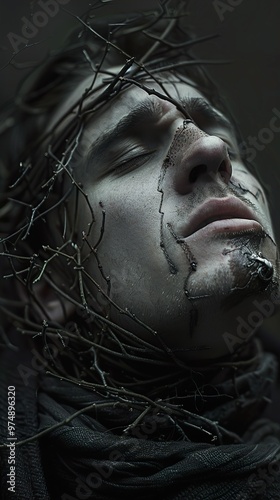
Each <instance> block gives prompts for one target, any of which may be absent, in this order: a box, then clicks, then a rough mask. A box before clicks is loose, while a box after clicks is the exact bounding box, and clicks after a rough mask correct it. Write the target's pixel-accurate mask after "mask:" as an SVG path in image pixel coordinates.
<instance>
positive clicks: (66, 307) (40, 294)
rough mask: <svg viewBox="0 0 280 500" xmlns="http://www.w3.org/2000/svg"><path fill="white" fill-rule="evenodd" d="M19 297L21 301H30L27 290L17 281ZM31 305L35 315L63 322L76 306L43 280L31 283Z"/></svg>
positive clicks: (43, 318)
mask: <svg viewBox="0 0 280 500" xmlns="http://www.w3.org/2000/svg"><path fill="white" fill-rule="evenodd" d="M17 289H18V294H19V297H20V299H21V300H22V301H24V302H26V303H30V297H29V292H28V290H27V289H26V287H25V286H23V285H22V284H20V283H19V282H17ZM32 290H33V295H34V297H35V300H32V307H33V308H34V310H35V311H36V313H37V315H39V317H40V318H41V319H42V321H43V320H45V319H46V320H49V321H53V322H55V323H59V324H65V323H66V322H67V321H68V320H69V318H70V317H71V316H72V315H73V313H74V312H75V309H76V306H75V305H74V304H72V302H70V301H69V300H67V299H65V298H64V297H61V296H59V295H58V293H57V292H56V291H55V290H53V288H51V286H49V285H48V284H47V283H46V282H45V281H43V280H42V281H39V282H37V283H35V284H34V285H33V288H32Z"/></svg>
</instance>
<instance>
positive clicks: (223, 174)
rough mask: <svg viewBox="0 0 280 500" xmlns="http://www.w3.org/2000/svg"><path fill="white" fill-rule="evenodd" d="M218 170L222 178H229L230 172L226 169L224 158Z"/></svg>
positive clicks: (226, 179)
mask: <svg viewBox="0 0 280 500" xmlns="http://www.w3.org/2000/svg"><path fill="white" fill-rule="evenodd" d="M218 172H219V174H220V176H221V178H222V179H223V180H225V181H228V180H229V177H230V173H229V171H228V166H227V163H226V161H225V160H223V161H222V163H221V165H220V166H219V170H218Z"/></svg>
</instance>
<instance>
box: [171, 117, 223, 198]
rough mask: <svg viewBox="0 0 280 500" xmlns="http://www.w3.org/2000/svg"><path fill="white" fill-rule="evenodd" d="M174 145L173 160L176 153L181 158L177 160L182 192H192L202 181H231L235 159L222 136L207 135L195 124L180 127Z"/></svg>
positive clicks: (179, 189)
mask: <svg viewBox="0 0 280 500" xmlns="http://www.w3.org/2000/svg"><path fill="white" fill-rule="evenodd" d="M177 134H178V135H177ZM176 135H177V138H176ZM172 146H173V148H174V149H173V154H171V155H170V156H171V157H173V159H175V158H174V156H176V157H177V158H176V161H174V163H175V165H176V173H175V187H176V190H177V191H178V192H179V193H180V194H185V193H188V192H191V191H192V190H193V189H194V188H195V187H197V185H198V184H201V183H203V184H205V183H207V182H223V183H224V184H228V183H229V181H230V178H231V175H232V166H231V161H230V159H229V155H228V150H227V145H226V143H225V142H224V141H223V140H222V139H220V138H219V137H216V136H212V135H207V134H206V133H205V132H203V131H201V130H200V129H199V128H198V127H196V126H195V125H191V126H190V127H188V128H187V129H186V130H184V129H183V130H182V129H181V130H180V129H178V131H177V132H176V134H175V137H174V141H173V144H172ZM172 146H171V149H170V151H171V150H172Z"/></svg>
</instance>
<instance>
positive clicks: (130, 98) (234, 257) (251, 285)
mask: <svg viewBox="0 0 280 500" xmlns="http://www.w3.org/2000/svg"><path fill="white" fill-rule="evenodd" d="M87 84H88V82H87V81H85V82H84V84H83V88H86V87H87ZM146 84H147V85H149V87H150V88H153V89H158V87H157V85H156V84H155V83H152V82H149V81H147V82H146ZM81 88H82V87H81ZM81 88H79V89H77V90H76V93H75V94H73V100H75V98H76V97H77V96H78V93H79V92H81ZM165 88H166V90H167V91H168V93H169V94H170V95H171V96H172V98H173V99H177V100H178V102H180V103H183V105H185V109H186V110H187V111H188V112H189V114H190V116H191V118H192V119H193V121H191V120H186V116H184V115H183V113H182V111H181V110H178V109H177V108H176V106H175V105H174V104H173V103H170V102H168V101H166V100H164V99H161V98H159V97H157V96H155V95H148V94H147V92H146V91H144V90H142V89H141V88H138V87H136V86H133V85H132V86H131V87H129V88H128V89H127V90H125V91H122V92H120V94H119V95H117V96H116V97H115V98H114V99H113V100H112V101H110V102H109V103H108V104H106V105H105V107H104V108H103V109H102V111H100V112H99V114H98V113H97V114H96V116H94V117H93V119H92V121H91V123H90V125H89V128H88V130H87V140H86V141H85V143H86V145H85V156H84V158H85V159H86V160H87V161H86V162H85V163H86V164H87V166H86V168H84V169H82V173H81V174H80V175H79V177H80V179H79V180H80V182H81V183H82V185H83V190H84V191H85V193H86V194H87V197H88V202H89V203H90V205H91V207H92V210H93V213H94V215H95V219H96V221H95V223H94V224H93V225H92V228H91V231H90V233H89V236H88V241H89V243H90V244H91V245H92V246H94V245H95V243H96V241H97V240H98V239H99V235H100V230H101V228H102V225H104V226H103V229H104V234H103V236H102V240H101V242H100V244H99V246H98V258H99V262H100V264H101V266H102V273H101V272H100V267H98V265H97V260H96V259H95V258H94V256H93V255H92V254H91V255H90V257H89V258H86V259H85V262H84V266H85V269H86V271H87V273H89V275H90V276H91V277H92V278H93V279H94V280H95V281H96V282H97V283H98V284H99V286H100V288H101V289H102V290H103V291H104V292H106V291H107V282H106V280H105V279H104V276H106V277H108V278H109V279H110V282H111V292H110V297H111V299H112V300H113V301H114V302H115V303H117V304H118V306H119V307H120V308H122V309H123V310H125V309H128V310H129V312H130V313H131V314H134V315H135V316H136V317H137V318H139V320H140V321H141V322H143V323H144V324H145V325H147V326H148V327H149V328H150V329H152V330H153V331H154V332H156V333H155V334H152V333H151V332H150V331H148V330H147V329H145V328H144V327H143V326H141V325H140V324H139V323H138V322H135V321H134V320H132V319H131V318H130V317H129V316H128V315H126V314H120V313H119V312H118V311H117V310H116V308H115V307H114V306H111V307H109V308H108V307H104V300H102V294H101V293H100V292H98V290H97V288H96V286H94V285H93V283H92V282H90V280H89V281H88V283H87V284H88V286H89V288H90V289H91V292H92V296H91V297H88V301H89V304H90V305H92V307H93V308H94V309H95V310H96V309H97V310H99V311H100V312H102V313H103V314H106V315H107V317H109V318H110V319H111V320H112V321H114V322H116V323H117V324H119V325H121V326H123V327H124V328H127V329H129V330H131V331H133V332H134V333H136V334H137V335H139V336H142V337H143V338H144V339H145V340H148V341H149V342H151V343H153V344H156V345H159V344H160V343H159V342H158V341H157V336H160V337H161V338H162V339H163V340H164V342H165V344H166V345H167V346H168V348H170V349H171V350H172V351H173V352H174V353H175V354H176V355H178V356H179V357H181V358H183V359H186V360H188V361H189V360H192V359H195V360H199V359H218V358H220V357H221V356H225V355H227V354H228V347H227V345H226V343H225V342H224V340H223V333H224V332H225V331H229V328H232V331H233V332H234V328H235V326H236V318H237V316H242V317H244V318H246V316H247V315H248V314H249V313H250V311H251V310H252V308H253V305H252V303H253V300H255V299H256V298H267V297H269V293H271V289H269V287H268V288H265V287H264V285H263V284H262V283H260V282H259V281H258V280H257V278H255V277H254V276H253V270H252V266H250V264H251V261H250V258H251V257H250V256H252V254H255V253H259V252H261V255H263V256H264V257H265V258H266V259H268V260H269V261H270V262H271V263H272V265H273V267H274V276H273V282H274V283H277V282H278V281H279V266H278V258H277V248H276V245H275V244H274V237H273V230H272V225H271V220H270V216H269V210H268V205H267V201H266V198H265V194H264V192H263V189H262V187H261V185H260V184H259V182H258V181H257V180H256V178H255V177H254V176H253V175H252V174H251V173H249V172H248V170H247V169H246V167H245V165H244V164H243V162H242V160H241V158H240V157H239V155H238V148H237V144H236V139H235V137H234V133H233V130H232V129H231V128H230V124H227V123H226V120H225V119H224V120H223V119H222V120H220V119H219V117H221V116H222V115H221V113H220V112H218V111H216V115H217V119H216V118H215V117H214V118H213V116H212V115H211V116H210V113H208V112H207V111H205V109H206V108H205V106H203V104H205V103H207V101H206V99H205V97H204V96H203V95H202V94H201V93H200V92H198V90H196V89H195V88H194V87H193V86H192V85H190V84H189V83H187V82H181V83H179V82H178V80H177V79H176V77H174V76H173V75H170V77H169V83H167V84H165ZM158 90H160V89H158ZM75 96H76V97H75ZM186 98H187V99H188V101H187V102H185V99H186ZM141 103H142V104H141ZM143 103H144V104H143ZM139 104H140V108H141V111H140V113H139V116H137V113H136V114H135V117H134V119H133V120H132V123H127V124H124V126H122V125H120V121H121V120H123V118H124V117H127V116H128V115H129V113H131V111H132V110H135V109H136V108H139ZM208 104H209V103H208ZM210 108H211V109H213V108H212V106H210ZM143 109H144V111H143ZM108 131H113V135H112V134H111V135H110V136H109V135H108V134H107V132H108ZM89 138H90V140H89ZM101 140H102V141H101ZM217 201H218V203H219V205H217ZM207 203H208V205H207ZM201 207H204V208H203V211H204V212H203V213H204V216H203V217H202V216H201V214H200V209H201ZM215 207H216V208H215ZM207 210H208V211H209V217H207ZM213 210H214V212H213ZM102 211H103V212H105V222H104V220H103V219H102ZM213 213H214V215H213ZM221 213H223V215H222V216H221ZM205 214H206V215H205ZM91 222H92V216H91V213H90V211H89V209H88V206H87V203H84V202H83V201H82V202H81V206H80V209H79V230H80V234H82V232H83V231H84V232H85V233H87V231H88V227H89V225H90V224H91ZM86 248H87V246H86V245H85V248H84V256H85V257H86V255H87V251H86ZM238 289H240V290H239V292H238V293H239V296H240V298H239V299H238V300H236V299H234V300H232V301H231V299H230V298H231V297H233V296H235V294H236V290H238ZM244 290H245V291H246V293H244ZM247 292H248V293H247ZM96 299H97V300H96ZM100 299H101V300H100ZM227 300H229V301H228V302H226V301H227ZM100 304H101V305H100Z"/></svg>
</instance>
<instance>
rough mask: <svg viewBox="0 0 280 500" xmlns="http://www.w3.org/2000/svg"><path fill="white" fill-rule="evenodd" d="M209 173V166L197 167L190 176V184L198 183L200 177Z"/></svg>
mask: <svg viewBox="0 0 280 500" xmlns="http://www.w3.org/2000/svg"><path fill="white" fill-rule="evenodd" d="M205 172H207V166H206V165H197V166H196V167H194V168H193V169H192V171H191V172H190V175H189V182H190V183H191V184H192V183H194V182H196V180H197V179H198V177H199V176H200V175H202V174H205Z"/></svg>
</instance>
